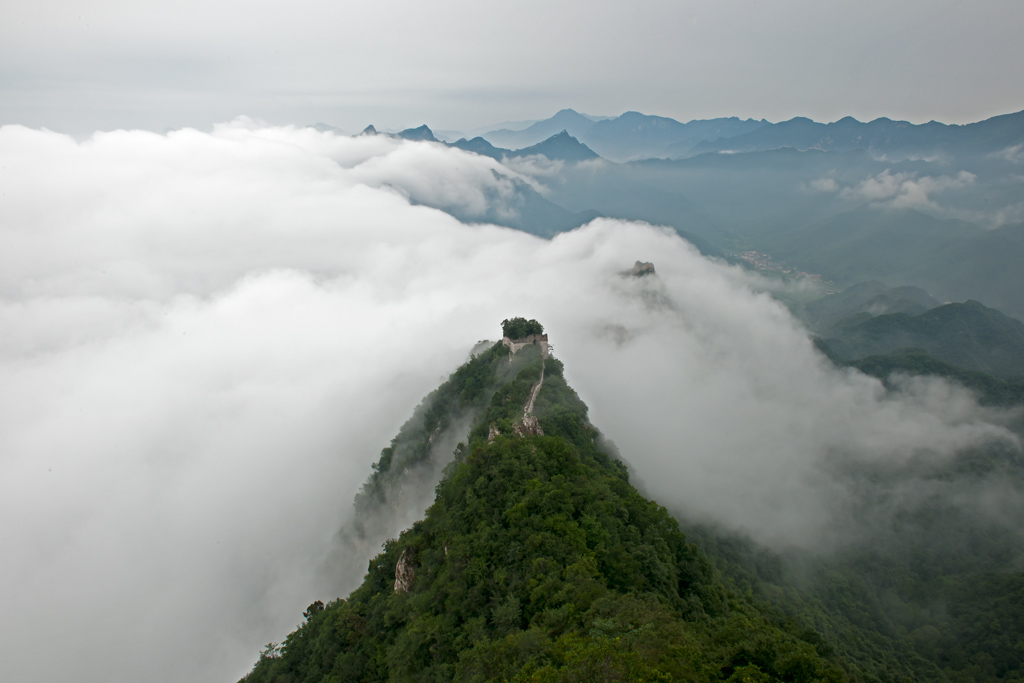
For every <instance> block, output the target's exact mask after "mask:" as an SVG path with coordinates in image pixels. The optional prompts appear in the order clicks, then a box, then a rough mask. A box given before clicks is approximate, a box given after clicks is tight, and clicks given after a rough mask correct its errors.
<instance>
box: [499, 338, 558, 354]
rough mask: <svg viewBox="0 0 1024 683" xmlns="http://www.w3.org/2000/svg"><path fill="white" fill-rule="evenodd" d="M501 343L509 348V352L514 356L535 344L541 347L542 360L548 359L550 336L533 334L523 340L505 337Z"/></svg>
mask: <svg viewBox="0 0 1024 683" xmlns="http://www.w3.org/2000/svg"><path fill="white" fill-rule="evenodd" d="M501 343H502V344H504V345H505V346H507V347H508V350H509V351H511V352H512V355H513V356H514V355H515V354H516V351H518V350H519V349H521V348H523V347H524V346H529V345H530V344H533V345H534V346H539V347H540V357H541V358H547V357H548V335H546V334H531V335H529V336H526V337H523V338H522V339H509V338H508V337H503V338H502V340H501Z"/></svg>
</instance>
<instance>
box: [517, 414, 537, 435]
mask: <svg viewBox="0 0 1024 683" xmlns="http://www.w3.org/2000/svg"><path fill="white" fill-rule="evenodd" d="M512 432H513V433H514V434H515V435H516V436H544V430H543V429H541V428H540V422H539V421H538V420H537V418H536V417H535V416H534V415H524V416H523V419H522V420H521V421H519V422H517V423H516V424H515V425H514V426H513V427H512Z"/></svg>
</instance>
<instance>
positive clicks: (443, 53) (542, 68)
mask: <svg viewBox="0 0 1024 683" xmlns="http://www.w3.org/2000/svg"><path fill="white" fill-rule="evenodd" d="M1021 26H1024V3H1021V2H1020V1H1019V0H977V1H975V2H971V3H966V2H960V1H957V2H954V1H952V0H901V1H899V2H892V1H891V0H887V1H883V0H858V1H857V2H852V1H850V0H842V1H840V2H820V1H819V0H778V1H776V2H759V1H757V0H716V1H715V2H692V1H689V2H688V1H685V0H671V1H664V0H639V1H638V2H632V3H624V2H607V1H605V0H601V1H598V2H595V1H593V0H591V1H588V2H582V1H578V0H574V1H566V2H560V3H550V2H540V1H538V0H519V1H516V2H501V3H497V2H479V0H473V1H470V0H444V1H441V2H422V3H408V2H395V1H394V0H383V1H381V2H374V3H367V2H358V3H356V2H336V1H332V2H328V1H327V0H295V1H294V2H289V3H280V2H268V1H267V0H246V1H245V2H242V1H241V0H213V1H212V2H211V1H210V0H203V1H202V2H200V1H199V0H181V1H179V2H175V3H151V2H138V1H134V0H88V2H86V1H85V0H38V1H36V2H31V3H28V2H25V3H15V2H6V3H5V6H4V10H3V21H0V123H21V124H24V125H28V126H31V127H44V126H45V127H48V128H50V129H53V130H58V131H61V132H68V133H72V134H76V135H82V134H85V133H88V132H90V131H92V130H94V129H102V130H110V129H114V128H121V127H140V128H146V129H150V130H156V131H162V130H164V129H165V128H180V127H183V126H196V127H199V128H201V129H204V130H209V129H210V126H211V125H212V124H213V123H215V122H219V121H228V120H231V119H233V118H234V117H235V116H238V115H247V116H250V117H253V118H256V119H261V120H265V121H268V122H270V123H278V124H283V123H296V124H307V123H314V122H325V123H328V124H331V125H335V126H338V127H340V128H342V129H345V130H347V131H350V132H355V131H358V130H360V129H362V127H364V126H365V125H367V124H368V123H374V124H376V125H377V126H378V127H381V128H400V127H407V126H413V125H418V124H420V123H427V124H429V125H430V126H431V127H433V128H435V129H459V130H466V129H473V128H476V127H479V126H483V125H486V124H488V123H494V122H498V121H502V120H510V119H511V120H514V119H537V118H546V117H547V116H550V115H551V114H553V113H554V112H555V111H557V110H558V109H561V108H564V107H572V108H575V109H577V110H578V111H583V112H586V113H591V114H600V115H617V114H620V113H622V112H623V111H626V110H637V111H642V112H644V113H649V114H660V115H665V116H671V117H674V118H677V119H680V120H684V121H685V120H689V119H692V118H707V117H714V116H732V115H738V116H741V117H755V118H761V117H765V118H768V119H770V120H782V119H786V118H790V117H792V116H797V115H803V116H810V117H812V118H814V119H816V120H821V121H828V120H835V119H837V118H840V117H842V116H844V115H852V116H855V117H857V118H860V119H862V120H863V119H871V118H875V117H878V116H889V117H891V118H904V119H908V120H911V121H914V122H922V121H928V120H931V119H936V120H940V121H945V122H947V123H965V122H970V121H976V120H980V119H984V118H987V117H989V116H993V115H997V114H1001V113H1009V112H1013V111H1018V110H1021V109H1024V91H1022V90H1021V88H1020V84H1021V83H1024V41H1021V40H1020V39H1019V33H1020V27H1021Z"/></svg>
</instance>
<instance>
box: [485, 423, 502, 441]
mask: <svg viewBox="0 0 1024 683" xmlns="http://www.w3.org/2000/svg"><path fill="white" fill-rule="evenodd" d="M499 436H501V432H499V431H498V428H497V427H495V426H494V425H491V427H490V429H488V430H487V443H491V442H492V441H494V440H495V439H497V438H498V437H499Z"/></svg>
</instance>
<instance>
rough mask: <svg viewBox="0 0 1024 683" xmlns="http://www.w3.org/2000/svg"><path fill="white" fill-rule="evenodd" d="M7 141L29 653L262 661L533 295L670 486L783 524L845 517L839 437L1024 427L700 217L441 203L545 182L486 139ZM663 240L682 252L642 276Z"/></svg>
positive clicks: (337, 582) (997, 433)
mask: <svg viewBox="0 0 1024 683" xmlns="http://www.w3.org/2000/svg"><path fill="white" fill-rule="evenodd" d="M0 158H2V159H3V160H4V161H3V164H2V169H0V188H2V189H0V216H2V218H0V221H2V222H0V326H2V330H3V334H2V335H0V406H2V408H3V409H2V410H0V420H2V428H0V524H2V527H0V533H2V536H3V539H4V541H5V548H6V550H5V553H4V555H3V557H2V559H0V580H2V581H3V582H4V584H5V585H7V586H9V587H12V590H8V591H5V592H4V594H3V596H2V597H0V614H2V615H3V616H2V617H0V619H2V620H0V643H2V644H0V653H2V657H3V660H4V661H5V670H6V671H7V672H8V674H9V675H10V676H11V677H12V679H16V680H19V681H49V680H61V679H64V678H71V677H74V678H76V679H78V680H84V681H107V680H149V681H182V680H211V681H212V680H236V679H237V678H238V677H239V676H240V675H242V674H243V673H244V672H245V671H246V670H247V667H248V666H249V665H251V663H252V662H253V661H255V658H256V656H257V651H258V648H259V646H260V645H262V644H263V643H266V642H267V641H269V640H278V639H280V638H281V637H282V636H283V634H284V633H286V632H287V631H288V630H289V629H290V628H291V627H292V626H294V625H295V624H296V623H297V622H298V621H299V620H300V619H301V612H302V610H303V609H304V608H305V606H306V605H307V604H309V603H310V602H312V601H313V600H314V599H318V598H319V599H330V598H333V597H336V596H335V595H333V594H325V591H330V590H332V589H334V588H337V589H338V590H341V589H340V588H338V587H340V586H344V585H350V584H351V583H352V582H353V581H358V578H359V577H352V576H335V577H328V580H327V583H326V584H325V583H324V581H323V577H318V576H317V575H316V572H317V569H318V567H319V566H320V563H321V561H322V560H323V558H324V554H325V553H326V552H327V551H328V549H329V546H330V539H331V537H332V535H333V534H334V533H335V532H336V530H337V529H338V528H339V527H340V526H341V524H342V523H343V522H344V520H345V519H346V516H347V515H348V514H349V512H350V509H351V502H352V499H353V496H354V494H355V492H356V491H357V490H358V488H359V486H360V485H361V483H362V481H363V480H364V479H365V477H366V476H367V474H368V473H369V464H370V463H371V462H372V461H374V460H375V459H376V457H377V455H378V453H379V451H380V448H381V447H383V446H384V445H386V444H387V442H388V440H389V439H390V438H391V436H393V435H394V433H395V432H396V431H397V429H398V427H399V426H400V425H401V424H402V422H403V421H404V420H405V419H406V418H407V417H408V415H409V414H410V413H411V411H412V409H413V407H414V406H415V405H416V404H417V402H418V401H419V400H420V398H422V397H423V396H424V395H425V394H426V393H427V392H428V391H430V390H431V389H432V388H434V387H435V386H436V385H437V384H438V383H439V382H440V381H441V380H442V379H443V378H444V377H445V376H446V375H447V373H449V372H451V371H452V370H453V369H454V368H455V367H456V366H457V365H458V364H459V363H461V362H462V361H463V360H465V358H466V354H467V352H468V350H469V349H470V348H471V347H472V345H473V344H474V343H475V342H476V341H477V340H480V339H485V338H494V337H495V336H496V335H497V334H498V333H499V324H500V321H501V320H502V319H503V318H506V317H509V316H512V315H525V316H528V317H535V318H538V319H540V320H541V321H542V322H543V323H544V324H545V325H546V326H547V328H548V331H549V333H550V334H551V338H552V342H553V344H554V351H555V353H556V355H558V356H559V357H560V358H561V359H562V360H564V361H565V363H566V375H567V378H568V379H569V381H570V382H571V383H572V384H573V385H574V386H575V387H576V388H577V390H578V391H579V392H580V394H581V395H582V397H583V399H584V400H585V401H586V402H587V403H588V404H589V405H590V406H591V409H592V419H593V420H594V422H595V424H597V425H598V427H599V428H601V429H602V430H603V431H604V432H605V433H606V434H607V435H608V436H609V437H611V438H612V439H613V440H614V441H615V442H616V443H617V444H618V446H619V448H620V449H621V451H622V453H623V456H624V457H625V458H626V459H627V460H629V461H630V463H631V464H632V465H633V467H634V468H635V470H636V472H637V475H638V477H639V478H640V479H641V480H643V481H645V482H646V483H647V486H648V489H649V491H650V492H651V493H652V494H653V495H654V496H655V497H656V498H658V499H659V500H660V502H662V503H663V504H666V505H670V506H672V507H674V508H676V509H681V510H685V511H687V512H688V513H690V514H694V515H698V516H701V517H704V518H711V519H715V520H718V521H720V522H722V523H724V524H727V525H729V526H730V527H732V528H737V529H742V530H745V531H748V532H750V533H752V534H755V535H756V536H758V537H759V538H761V539H762V540H764V541H765V542H769V543H775V544H782V545H785V544H797V545H807V544H813V543H819V542H820V541H821V539H822V538H823V537H827V536H828V535H830V534H832V533H834V532H835V530H836V528H837V525H839V524H841V523H842V521H843V520H842V516H843V514H844V510H845V507H844V505H846V503H847V501H848V499H849V496H850V495H851V494H850V493H849V492H847V491H845V490H844V489H843V488H842V486H841V485H840V484H838V483H837V480H836V479H834V478H833V477H832V476H831V474H830V473H831V472H832V471H833V469H834V468H833V465H834V463H835V462H836V461H842V462H878V461H892V462H901V461H905V460H906V459H908V458H912V457H916V458H921V457H925V458H929V459H932V460H935V461H941V460H942V459H944V458H949V457H951V455H952V453H953V452H954V451H955V450H956V449H957V448H958V447H961V446H964V445H967V444H972V443H978V442H984V441H986V440H992V439H995V440H1003V441H1008V442H1010V441H1012V437H1011V436H1010V435H1009V433H1008V432H1007V431H1006V430H1005V429H1004V428H1002V427H1001V426H999V425H1000V421H1001V420H1002V419H1003V417H1002V416H1000V415H998V414H994V413H988V412H985V411H982V410H980V409H979V408H978V407H977V406H976V405H975V403H974V402H973V400H972V399H971V397H970V396H968V395H967V394H966V393H964V392H961V391H958V390H955V389H952V388H950V387H949V386H947V385H945V384H942V383H938V382H925V383H920V384H919V385H918V386H914V387H910V388H909V389H908V390H907V391H906V392H904V393H903V394H900V395H897V396H893V395H887V394H886V393H885V392H884V391H883V389H882V387H881V385H880V384H879V383H878V382H876V381H874V380H871V379H868V378H865V377H863V376H859V375H856V374H850V373H844V372H839V371H837V370H835V369H832V368H831V367H830V366H829V365H828V363H827V362H826V361H825V360H824V359H823V358H822V357H821V356H819V355H818V354H817V353H816V352H815V351H814V350H813V348H812V345H811V343H810V341H809V340H808V339H807V336H806V333H805V332H804V331H803V330H802V329H801V328H800V327H799V325H798V324H797V323H796V322H794V321H793V319H792V318H791V317H790V316H789V314H788V313H787V312H786V310H785V309H784V308H783V307H782V306H780V305H779V304H778V303H777V302H775V301H774V300H773V299H771V298H770V297H769V296H768V295H767V294H765V293H763V292H761V291H759V288H758V285H757V282H756V280H753V279H750V278H749V277H748V276H747V275H746V274H744V273H743V272H742V271H741V270H739V269H737V268H734V267H730V266H725V265H722V264H719V263H714V262H712V261H709V260H707V259H704V258H703V257H701V256H700V255H699V254H698V253H697V251H696V250H695V249H693V248H692V247H691V246H690V245H688V244H687V243H685V242H684V241H682V240H681V239H679V238H678V237H677V236H676V235H675V234H674V233H672V232H670V231H666V230H662V229H659V228H656V227H651V226H646V225H638V224H629V223H624V222H619V221H612V220H604V219H602V220H598V221H595V222H594V223H592V224H590V225H588V226H586V227H584V228H582V229H579V230H576V231H573V232H572V233H567V234H563V235H560V236H558V237H557V238H556V239H554V240H551V241H544V240H540V239H537V238H534V237H532V236H529V235H526V234H524V233H520V232H516V231H513V230H508V229H504V228H497V227H493V226H488V225H466V224H463V223H460V222H459V221H457V220H455V219H454V218H452V217H451V216H450V215H448V214H446V213H444V212H442V211H439V210H437V209H435V208H431V207H432V206H440V207H444V208H450V207H453V206H454V207H457V208H458V209H459V213H460V215H471V214H472V213H473V212H474V211H476V212H479V213H480V214H481V215H482V214H483V213H486V211H487V210H489V209H494V205H495V203H498V204H500V202H502V201H503V198H505V197H508V196H511V195H510V194H509V193H510V192H511V189H510V188H511V187H512V185H511V183H512V181H511V180H509V179H518V180H519V181H520V182H527V181H528V180H529V179H528V178H525V177H523V176H521V175H519V174H518V173H517V172H515V171H513V170H511V169H508V168H504V167H502V166H501V165H500V164H498V163H497V162H494V161H493V160H490V159H485V158H481V157H476V156H473V155H469V154H465V153H462V152H460V151H458V150H450V149H445V148H443V147H441V146H439V145H433V144H430V143H413V142H402V141H396V140H391V139H387V138H374V137H362V138H345V137H338V136H335V135H332V134H330V133H320V132H316V131H314V130H310V129H292V128H260V127H257V126H254V125H253V124H251V122H247V121H236V122H234V123H232V124H229V125H224V126H220V127H218V128H216V129H215V130H214V132H213V133H212V134H205V133H200V132H197V131H194V130H181V131H177V132H174V133H170V134H168V135H166V136H160V135H155V134H150V133H143V132H124V131H119V132H113V133H104V134H97V135H95V136H93V137H92V138H90V139H89V140H87V141H85V142H82V143H77V142H75V141H74V140H72V139H70V138H67V137H64V136H60V135H57V134H54V133H49V132H45V131H36V130H30V129H27V128H22V127H18V126H7V127H3V128H0ZM890 180H892V178H886V179H876V181H877V182H879V183H883V184H884V183H886V182H889V181H890ZM920 180H922V179H918V180H917V181H915V182H918V184H920ZM908 181H909V179H903V180H900V181H899V182H900V183H903V184H905V183H906V182H908ZM529 182H534V181H529ZM964 182H966V180H965V181H964ZM899 196H900V191H897V192H896V193H895V194H889V195H887V197H889V198H890V200H891V199H892V198H898V197H899ZM636 259H642V260H648V261H653V262H654V263H655V265H656V267H657V270H658V277H657V278H642V279H633V278H628V279H627V278H623V277H621V276H620V275H619V273H620V272H621V271H622V270H624V269H626V268H628V267H629V266H630V265H631V264H632V263H633V261H634V260H636ZM1011 493H1012V492H1011ZM1010 497H1011V498H1012V499H1013V500H1016V499H1015V498H1013V496H1012V495H1011V496H1010ZM365 559H368V558H365ZM357 564H358V563H357ZM54 652H57V653H59V654H58V656H54V655H53V653H54Z"/></svg>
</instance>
